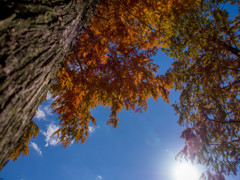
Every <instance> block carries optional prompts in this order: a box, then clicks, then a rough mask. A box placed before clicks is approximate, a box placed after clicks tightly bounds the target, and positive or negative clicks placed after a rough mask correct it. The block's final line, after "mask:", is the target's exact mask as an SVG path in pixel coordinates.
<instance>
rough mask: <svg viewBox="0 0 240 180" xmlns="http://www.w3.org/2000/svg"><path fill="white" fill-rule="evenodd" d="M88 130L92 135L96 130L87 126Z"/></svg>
mask: <svg viewBox="0 0 240 180" xmlns="http://www.w3.org/2000/svg"><path fill="white" fill-rule="evenodd" d="M88 129H89V132H90V133H94V131H95V130H96V128H95V127H93V126H88Z"/></svg>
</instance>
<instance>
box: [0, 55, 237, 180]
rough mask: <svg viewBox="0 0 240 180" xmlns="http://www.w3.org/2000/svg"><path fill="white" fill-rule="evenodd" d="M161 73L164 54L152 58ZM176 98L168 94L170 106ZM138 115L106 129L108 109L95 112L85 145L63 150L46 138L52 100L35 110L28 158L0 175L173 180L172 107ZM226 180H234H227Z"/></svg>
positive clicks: (153, 106) (152, 105)
mask: <svg viewBox="0 0 240 180" xmlns="http://www.w3.org/2000/svg"><path fill="white" fill-rule="evenodd" d="M155 60H156V62H158V63H159V64H160V65H161V66H160V72H161V73H162V72H165V71H166V69H168V68H169V67H170V64H171V62H172V60H171V59H170V58H166V57H165V56H164V55H163V54H162V53H158V55H157V56H156V57H155ZM177 98H178V93H176V92H174V91H171V95H170V99H171V103H174V101H175V100H177ZM148 103H149V108H148V111H147V112H145V113H142V114H136V113H134V112H127V111H123V112H121V113H120V114H119V117H120V121H119V126H118V128H116V129H113V128H112V127H111V126H107V125H105V123H106V121H107V120H108V117H109V114H110V111H109V108H103V107H101V106H98V107H97V108H96V109H94V110H93V114H94V117H95V118H96V120H97V127H96V128H92V133H91V134H90V136H89V138H88V140H87V142H86V143H84V144H81V143H78V144H71V145H70V146H69V147H67V148H66V149H64V148H63V147H62V146H61V145H60V144H59V143H58V142H56V141H55V140H54V139H51V138H50V134H51V132H53V131H54V130H55V129H56V128H57V124H58V121H57V120H56V118H57V115H56V114H52V113H51V110H50V108H49V105H50V104H51V99H49V100H48V101H47V102H43V104H42V105H41V106H40V107H39V109H38V112H37V116H36V117H35V118H34V120H35V121H36V122H37V124H38V125H39V127H40V133H39V135H38V137H37V139H34V140H32V141H31V143H30V153H29V155H28V156H21V157H20V158H19V160H17V161H16V162H9V163H8V164H7V166H6V167H5V168H4V169H3V170H2V172H1V173H0V178H4V180H55V179H56V180H176V178H174V177H173V174H174V169H175V167H176V165H177V161H175V155H176V154H177V153H178V152H179V151H180V150H181V149H182V148H183V145H184V142H183V140H182V139H180V135H181V131H182V128H181V127H180V126H179V125H178V124H177V116H176V115H175V113H174V111H173V108H172V107H171V105H170V104H171V103H170V104H167V103H165V102H163V101H162V100H161V99H159V100H158V101H157V102H155V101H153V100H152V99H150V100H149V101H148ZM226 179H229V180H237V179H240V176H238V177H234V178H233V177H229V178H226Z"/></svg>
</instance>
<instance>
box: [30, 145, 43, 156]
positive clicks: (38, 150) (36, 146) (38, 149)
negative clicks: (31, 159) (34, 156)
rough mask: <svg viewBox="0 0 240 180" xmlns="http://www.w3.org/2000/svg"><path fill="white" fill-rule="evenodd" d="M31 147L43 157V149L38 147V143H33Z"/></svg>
mask: <svg viewBox="0 0 240 180" xmlns="http://www.w3.org/2000/svg"><path fill="white" fill-rule="evenodd" d="M30 146H31V147H32V148H33V149H34V150H35V151H37V153H38V154H39V155H40V156H42V151H41V149H40V148H39V147H38V145H37V144H36V143H34V142H31V143H30Z"/></svg>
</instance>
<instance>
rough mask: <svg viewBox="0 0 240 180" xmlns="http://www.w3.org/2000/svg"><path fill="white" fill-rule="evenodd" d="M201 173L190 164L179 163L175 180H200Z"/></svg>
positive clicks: (175, 170)
mask: <svg viewBox="0 0 240 180" xmlns="http://www.w3.org/2000/svg"><path fill="white" fill-rule="evenodd" d="M199 178H200V172H199V170H198V169H197V168H196V167H194V166H193V165H192V164H190V163H186V162H184V163H178V164H177V165H176V167H175V169H174V180H199Z"/></svg>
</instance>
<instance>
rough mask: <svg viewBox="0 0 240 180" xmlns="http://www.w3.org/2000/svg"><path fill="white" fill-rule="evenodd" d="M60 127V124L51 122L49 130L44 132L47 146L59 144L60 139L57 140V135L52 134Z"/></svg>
mask: <svg viewBox="0 0 240 180" xmlns="http://www.w3.org/2000/svg"><path fill="white" fill-rule="evenodd" d="M58 129H59V126H57V125H55V124H52V123H51V124H49V125H48V126H47V131H46V132H44V131H43V132H42V134H43V135H44V136H45V142H46V144H45V147H48V146H49V145H51V146H56V145H57V144H59V140H57V135H54V136H52V134H53V133H54V132H55V131H56V130H58ZM51 136H52V137H51Z"/></svg>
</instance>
